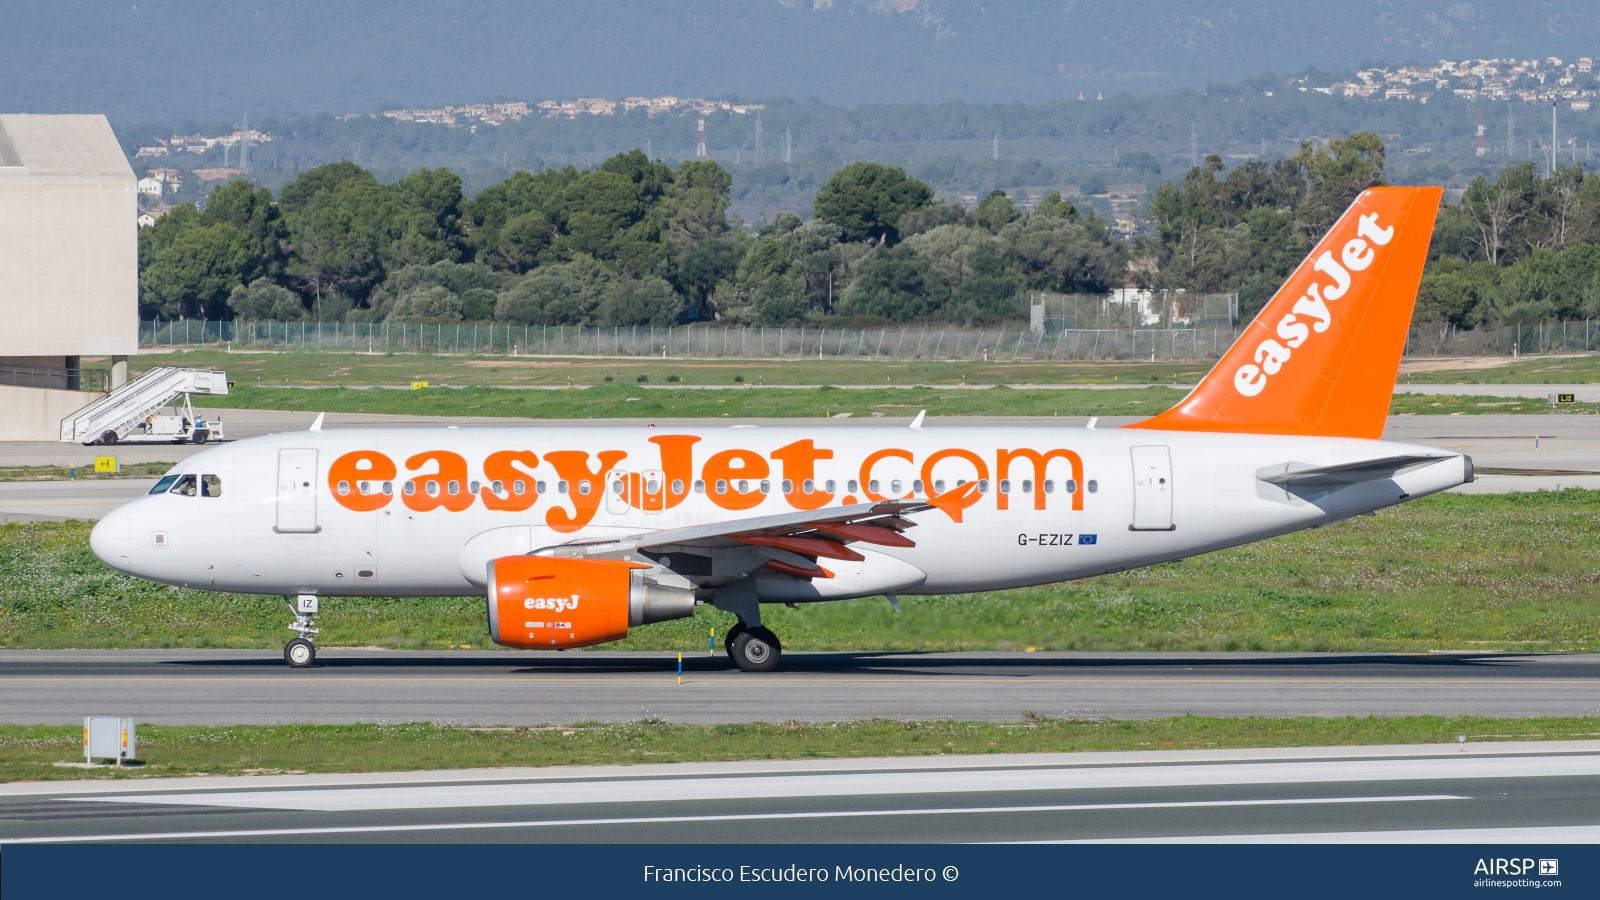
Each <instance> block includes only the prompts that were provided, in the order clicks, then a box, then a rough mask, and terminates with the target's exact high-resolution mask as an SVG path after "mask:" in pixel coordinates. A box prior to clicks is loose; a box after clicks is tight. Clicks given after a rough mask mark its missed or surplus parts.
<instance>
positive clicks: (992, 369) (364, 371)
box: [84, 350, 1600, 387]
mask: <svg viewBox="0 0 1600 900" xmlns="http://www.w3.org/2000/svg"><path fill="white" fill-rule="evenodd" d="M84 362H85V364H87V365H90V366H101V367H104V366H106V365H109V363H107V362H106V361H105V360H104V359H92V358H89V357H85V358H84ZM130 363H131V365H132V368H133V371H134V372H135V373H138V372H142V371H145V370H147V369H149V368H152V367H154V366H185V367H191V368H211V369H221V370H223V371H225V372H227V373H228V377H229V378H230V379H232V380H233V381H234V383H236V384H239V385H246V384H257V383H260V384H284V383H289V384H316V385H337V384H355V385H368V384H387V385H396V384H410V383H411V382H413V381H426V382H429V383H430V384H437V385H454V386H458V387H459V386H465V385H474V384H490V385H495V384H500V385H507V384H526V385H558V384H605V383H606V380H605V379H606V377H607V376H610V377H611V379H612V382H613V383H619V384H620V383H626V384H634V383H636V381H637V380H638V378H639V377H640V376H641V375H642V376H644V377H645V378H647V379H649V383H650V384H664V383H666V382H667V379H668V378H669V377H672V376H677V377H678V378H679V379H681V380H682V383H684V384H690V385H694V384H703V385H727V384H736V383H740V382H736V381H735V380H734V379H735V377H738V378H742V379H743V382H742V383H747V384H756V383H757V382H760V383H763V384H787V385H822V384H849V385H868V384H898V385H908V384H963V383H965V384H1111V383H1113V382H1115V383H1119V384H1171V383H1173V382H1179V383H1182V384H1193V383H1194V382H1196V381H1198V380H1199V379H1200V378H1201V377H1202V376H1203V375H1205V373H1206V372H1208V371H1210V369H1211V362H1210V361H1209V360H1178V361H1159V362H1150V361H1148V360H1095V361H1083V360H1061V361H1048V360H1031V359H1024V360H1015V361H1009V360H1005V361H994V362H975V361H970V360H960V361H958V360H925V359H909V360H900V361H890V360H855V359H776V360H774V359H767V360H754V359H682V360H678V359H665V360H663V359H655V358H639V357H618V358H610V359H607V358H597V357H577V356H574V357H548V356H541V357H508V356H438V355H434V354H429V353H395V354H384V353H379V354H375V355H368V354H365V353H338V352H324V353H318V352H250V353H243V352H241V353H227V352H224V351H219V350H190V351H181V350H179V351H170V352H161V353H151V352H147V353H141V354H140V355H138V356H136V357H133V358H132V359H131V360H130ZM1400 380H1401V381H1410V382H1412V383H1428V382H1432V383H1448V384H1574V383H1576V384H1583V383H1594V382H1597V381H1600V354H1592V355H1583V356H1534V357H1523V358H1522V359H1520V360H1510V359H1497V358H1481V359H1479V358H1464V359H1449V360H1430V359H1413V360H1406V361H1405V362H1404V363H1403V364H1402V365H1401V376H1400Z"/></svg>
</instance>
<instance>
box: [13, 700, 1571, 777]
mask: <svg viewBox="0 0 1600 900" xmlns="http://www.w3.org/2000/svg"><path fill="white" fill-rule="evenodd" d="M1462 735H1464V736H1466V738H1467V740H1469V741H1474V742H1478V741H1507V740H1575V739H1576V740H1592V739H1594V738H1596V737H1597V736H1600V717H1592V716H1591V717H1575V718H1528V719H1490V718H1477V717H1470V716H1457V717H1449V718H1447V717H1442V716H1400V717H1394V718H1376V717H1370V716H1369V717H1366V718H1361V717H1354V716H1348V717H1343V718H1327V719H1324V718H1313V717H1302V718H1282V719H1274V718H1237V719H1230V718H1204V717H1183V718H1169V719H1142V720H1118V719H1098V720H1079V719H1038V718H1032V719H1025V720H1024V721H1022V722H1018V723H993V722H943V721H941V722H907V721H895V720H885V719H874V720H866V721H856V722H835V723H815V722H781V723H749V724H735V725H673V724H669V723H667V722H662V721H657V720H645V721H639V722H627V723H618V724H581V725H572V726H543V727H527V728H470V727H463V726H457V725H436V724H431V723H426V722H421V723H407V724H398V725H234V726H228V727H221V728H200V727H187V726H186V727H175V726H160V725H141V726H140V727H139V733H138V750H139V758H140V760H141V761H143V762H144V763H145V765H144V766H143V767H141V768H138V769H132V770H122V771H118V770H115V769H82V768H70V767H64V766H57V765H56V763H57V762H82V761H83V750H82V747H83V730H82V729H81V728H79V727H76V726H67V727H58V726H19V725H3V726H0V781H18V780H66V779H81V778H136V777H149V776H175V775H201V774H207V775H246V774H250V775H254V774H283V773H303V772H304V773H312V772H383V771H418V770H424V769H458V768H489V767H499V766H571V765H605V764H624V765H626V764H638V763H667V762H707V761H718V760H756V759H759V760H775V759H825V758H838V757H888V756H940V755H947V754H949V755H954V754H985V753H1045V752H1069V751H1091V750H1099V751H1105V750H1152V751H1156V750H1192V749H1202V748H1230V747H1231V748H1261V747H1310V746H1338V745H1358V744H1428V743H1447V742H1453V741H1455V740H1456V739H1457V737H1458V736H1462Z"/></svg>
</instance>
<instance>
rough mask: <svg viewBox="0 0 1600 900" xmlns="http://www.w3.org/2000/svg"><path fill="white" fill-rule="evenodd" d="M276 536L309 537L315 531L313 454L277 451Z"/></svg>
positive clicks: (309, 451)
mask: <svg viewBox="0 0 1600 900" xmlns="http://www.w3.org/2000/svg"><path fill="white" fill-rule="evenodd" d="M273 530H274V531H277V532H279V533H280V534H312V533H314V532H316V531H318V528H317V451H315V450H279V451H278V524H277V525H276V526H275V527H274V528H273Z"/></svg>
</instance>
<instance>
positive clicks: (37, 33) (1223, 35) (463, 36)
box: [0, 0, 1600, 122]
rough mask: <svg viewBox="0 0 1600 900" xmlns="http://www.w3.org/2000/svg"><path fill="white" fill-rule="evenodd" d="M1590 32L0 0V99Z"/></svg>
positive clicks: (857, 98) (1217, 58)
mask: <svg viewBox="0 0 1600 900" xmlns="http://www.w3.org/2000/svg"><path fill="white" fill-rule="evenodd" d="M1596 50H1600V19H1596V18H1595V17H1594V16H1593V9H1592V7H1590V6H1589V4H1587V3H1584V2H1582V0H1416V2H1408V3H1395V2H1392V0H1340V2H1331V0H1303V2H1289V0H1253V2H1248V3H1246V4H1239V3H1236V2H1230V0H1198V2H1185V3H1179V2H1176V0H1117V2H1111V0H1077V2H1070V3H1063V2H1045V0H1014V2H1011V3H1006V4H987V5H986V4H982V3H979V2H976V0H678V2H675V3H670V4H664V3H656V2H646V0H593V2H590V3H584V4H568V3H555V2H550V0H533V2H527V3H520V4H489V3H483V2H463V0H456V2H438V0H389V2H381V3H380V2H377V0H350V2H345V3H337V4H331V3H323V2H312V0H262V2H259V3H251V4H233V5H216V4H200V3H195V2H192V0H141V2H140V3H138V4H128V5H117V6H115V7H113V6H110V5H106V4H99V3H91V2H88V0H59V2H56V3H50V4H18V5H17V6H16V7H15V8H13V9H8V11H7V27H6V28H5V29H4V30H3V33H0V84H3V85H5V86H6V87H5V89H4V91H3V93H0V108H3V109H5V110H7V111H17V112H61V111H69V110H70V111H73V112H91V111H98V112H105V113H107V114H108V115H110V116H112V117H113V118H114V119H117V120H121V121H136V122H138V121H152V120H156V119H161V118H167V117H169V116H172V115H230V116H234V115H238V114H240V113H252V114H261V113H283V112H287V111H294V112H307V113H309V112H321V111H326V112H333V113H341V112H349V111H357V110H359V111H367V110H371V109H373V108H374V107H376V106H379V105H409V104H425V105H426V104H441V103H447V102H465V101H469V100H488V99H493V98H495V97H500V96H505V97H516V98H522V99H537V98H543V97H566V96H575V95H589V96H603V97H617V96H622V95H624V94H630V93H650V94H663V93H680V94H689V95H695V96H701V95H725V94H728V93H730V92H731V93H736V94H743V95H754V96H765V97H770V96H780V95H787V96H793V97H807V96H817V97H819V98H822V99H824V100H826V101H828V102H836V103H865V102H920V103H938V102H946V101H954V100H963V101H968V102H980V103H995V102H1011V101H1026V102H1044V101H1051V100H1063V99H1068V98H1074V97H1076V95H1077V94H1078V92H1080V91H1082V92H1085V93H1086V94H1088V95H1089V96H1091V97H1092V96H1093V95H1094V93H1097V92H1104V93H1105V94H1106V95H1107V96H1108V97H1109V96H1111V95H1113V94H1115V93H1120V92H1130V93H1150V92H1159V91H1164V90H1168V89H1172V88H1179V87H1192V86H1196V85H1200V84H1205V83H1206V82H1207V81H1210V80H1219V81H1237V80H1239V79H1241V78H1245V77H1249V76H1254V75H1256V74H1258V73H1259V72H1260V71H1261V70H1262V69H1263V68H1267V69H1274V70H1277V71H1298V70H1300V69H1303V68H1305V67H1306V66H1318V67H1323V68H1329V67H1352V66H1355V65H1357V64H1359V63H1360V62H1362V61H1374V62H1376V61H1387V62H1391V63H1400V62H1405V61H1413V60H1415V61H1425V60H1433V59H1438V58H1440V57H1452V58H1456V57H1463V56H1497V57H1504V56H1517V57H1538V58H1543V57H1546V56H1549V55H1557V56H1563V57H1568V56H1579V55H1590V56H1593V55H1600V54H1597V53H1596V52H1595V51H1596Z"/></svg>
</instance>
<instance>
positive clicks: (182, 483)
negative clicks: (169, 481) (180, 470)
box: [172, 475, 195, 497]
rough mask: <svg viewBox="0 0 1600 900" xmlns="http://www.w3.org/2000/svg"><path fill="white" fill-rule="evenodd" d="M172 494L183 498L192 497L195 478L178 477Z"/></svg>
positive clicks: (188, 476)
mask: <svg viewBox="0 0 1600 900" xmlns="http://www.w3.org/2000/svg"><path fill="white" fill-rule="evenodd" d="M172 492H173V493H174V494H179V495H182V496H184V497H193V496H194V492H195V478H194V476H193V475H180V476H178V483H177V484H175V485H173V486H172Z"/></svg>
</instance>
